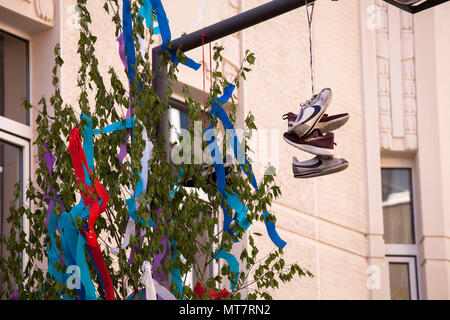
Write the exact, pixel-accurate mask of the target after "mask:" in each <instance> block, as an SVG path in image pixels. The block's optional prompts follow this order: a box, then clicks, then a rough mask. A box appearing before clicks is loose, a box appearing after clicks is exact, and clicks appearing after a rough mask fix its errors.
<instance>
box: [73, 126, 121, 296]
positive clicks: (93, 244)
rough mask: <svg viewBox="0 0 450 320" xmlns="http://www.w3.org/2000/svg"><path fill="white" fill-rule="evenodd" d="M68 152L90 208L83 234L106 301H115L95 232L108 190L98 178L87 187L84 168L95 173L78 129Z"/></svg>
mask: <svg viewBox="0 0 450 320" xmlns="http://www.w3.org/2000/svg"><path fill="white" fill-rule="evenodd" d="M68 150H69V153H70V156H71V157H72V165H73V170H74V172H75V180H76V182H77V184H79V185H83V187H80V191H81V197H82V199H83V203H84V205H85V206H89V219H88V231H86V230H84V229H82V230H81V232H82V233H83V234H84V236H85V237H86V244H87V245H88V246H89V249H90V252H91V254H92V258H93V260H94V263H95V265H96V266H97V270H98V272H99V273H100V277H101V279H102V282H103V286H104V288H105V295H106V299H107V300H115V296H114V287H113V284H112V281H111V277H110V275H109V272H108V268H107V266H106V263H105V259H104V257H103V254H102V251H101V249H100V245H99V244H98V241H97V234H96V233H95V230H94V225H95V221H96V220H97V218H98V216H99V215H100V214H101V213H102V212H105V210H106V206H107V205H108V200H109V196H108V194H107V193H106V190H105V189H104V188H103V187H102V186H101V185H100V183H99V182H98V179H97V178H95V182H94V187H92V186H87V185H86V182H85V181H86V180H85V175H84V168H86V169H87V171H88V172H89V173H90V174H93V173H92V171H91V170H90V169H89V166H88V164H87V160H86V155H85V153H84V150H83V147H82V145H81V138H80V131H79V130H78V128H77V127H74V128H73V129H72V132H71V134H70V137H69V148H68ZM83 165H84V167H83ZM83 188H84V189H83ZM98 197H100V198H101V199H102V205H101V206H100V204H99V200H98Z"/></svg>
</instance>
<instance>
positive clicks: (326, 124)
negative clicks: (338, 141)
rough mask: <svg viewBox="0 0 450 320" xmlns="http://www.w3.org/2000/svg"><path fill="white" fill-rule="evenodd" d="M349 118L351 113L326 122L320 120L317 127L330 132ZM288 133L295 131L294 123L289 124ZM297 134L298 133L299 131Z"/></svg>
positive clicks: (322, 131)
mask: <svg viewBox="0 0 450 320" xmlns="http://www.w3.org/2000/svg"><path fill="white" fill-rule="evenodd" d="M348 119H350V115H347V116H345V117H342V118H338V119H334V120H331V121H326V122H320V121H319V123H318V124H317V125H316V127H315V129H319V130H320V132H321V133H328V132H331V131H334V130H337V129H339V128H340V127H342V126H343V125H344V124H346V123H347V121H348ZM288 133H295V132H294V128H293V126H292V125H291V126H288ZM295 134H296V135H297V133H295Z"/></svg>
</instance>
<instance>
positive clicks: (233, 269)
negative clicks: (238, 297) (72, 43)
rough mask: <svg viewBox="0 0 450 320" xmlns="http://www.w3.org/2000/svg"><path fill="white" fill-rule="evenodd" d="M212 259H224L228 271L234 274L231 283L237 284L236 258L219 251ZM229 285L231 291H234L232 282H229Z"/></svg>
mask: <svg viewBox="0 0 450 320" xmlns="http://www.w3.org/2000/svg"><path fill="white" fill-rule="evenodd" d="M214 258H216V259H224V260H225V261H226V262H227V263H228V267H229V268H230V271H231V272H234V276H233V281H234V282H235V283H237V282H238V279H239V262H238V261H237V259H236V257H235V256H234V255H232V254H231V253H228V252H225V251H224V250H219V251H218V252H217V254H216V255H215V256H214ZM230 285H231V290H234V289H235V288H236V285H235V284H234V283H233V282H231V284H230Z"/></svg>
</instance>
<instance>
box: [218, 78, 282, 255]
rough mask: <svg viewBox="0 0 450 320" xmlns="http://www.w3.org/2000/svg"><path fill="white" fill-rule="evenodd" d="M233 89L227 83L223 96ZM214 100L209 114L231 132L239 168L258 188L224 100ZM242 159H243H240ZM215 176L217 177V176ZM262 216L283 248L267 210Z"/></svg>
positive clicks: (255, 187) (254, 186)
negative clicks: (225, 108)
mask: <svg viewBox="0 0 450 320" xmlns="http://www.w3.org/2000/svg"><path fill="white" fill-rule="evenodd" d="M234 89H235V86H234V85H233V84H230V85H228V87H226V88H225V89H224V96H226V97H228V96H230V97H231V94H232V92H233V90H234ZM216 100H217V101H214V103H213V106H212V108H211V112H210V114H212V115H214V116H215V117H217V118H218V119H220V121H221V122H222V125H223V127H224V129H225V130H229V131H228V133H231V134H232V135H229V143H230V145H232V146H233V151H234V155H235V157H236V159H237V160H238V161H239V163H240V164H241V168H242V170H243V171H244V172H245V174H246V175H247V176H248V177H251V179H252V186H253V188H254V189H255V190H258V184H257V183H256V179H255V175H254V174H253V170H252V166H251V164H250V163H249V162H248V159H247V157H245V156H244V155H243V153H242V147H241V144H240V142H239V139H238V137H237V136H236V131H235V130H234V126H233V124H232V123H231V121H230V119H229V118H228V115H227V113H226V112H225V110H224V109H223V108H222V107H221V105H224V103H225V102H226V101H225V102H223V99H222V100H219V99H216ZM227 100H228V99H227ZM219 103H220V105H219ZM242 160H244V161H242ZM244 163H245V165H247V166H248V168H249V170H246V168H245V165H244ZM222 167H223V165H222ZM216 172H217V171H216ZM216 174H217V173H216ZM223 174H224V171H223ZM224 175H225V174H224ZM217 177H218V179H219V176H217ZM222 184H223V187H224V186H225V182H224V181H223V182H222ZM263 216H264V222H265V225H266V229H267V232H268V234H269V237H270V239H271V240H272V242H273V243H274V244H275V245H276V246H277V247H279V248H281V249H283V248H284V247H285V245H286V242H285V241H284V240H282V239H281V238H280V236H279V235H278V232H277V230H276V228H275V223H273V222H269V221H267V217H268V216H269V213H268V212H267V211H264V212H263Z"/></svg>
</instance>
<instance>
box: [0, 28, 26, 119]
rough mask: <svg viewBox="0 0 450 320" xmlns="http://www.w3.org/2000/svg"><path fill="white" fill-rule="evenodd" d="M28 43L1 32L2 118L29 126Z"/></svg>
mask: <svg viewBox="0 0 450 320" xmlns="http://www.w3.org/2000/svg"><path fill="white" fill-rule="evenodd" d="M25 99H28V42H27V41H25V40H22V39H19V38H16V37H14V36H12V35H9V34H8V33H5V32H2V31H0V116H2V117H6V118H9V119H11V120H14V121H17V122H20V123H23V124H26V125H29V116H28V111H27V110H26V109H25V108H24V107H23V101H24V100H25Z"/></svg>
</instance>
